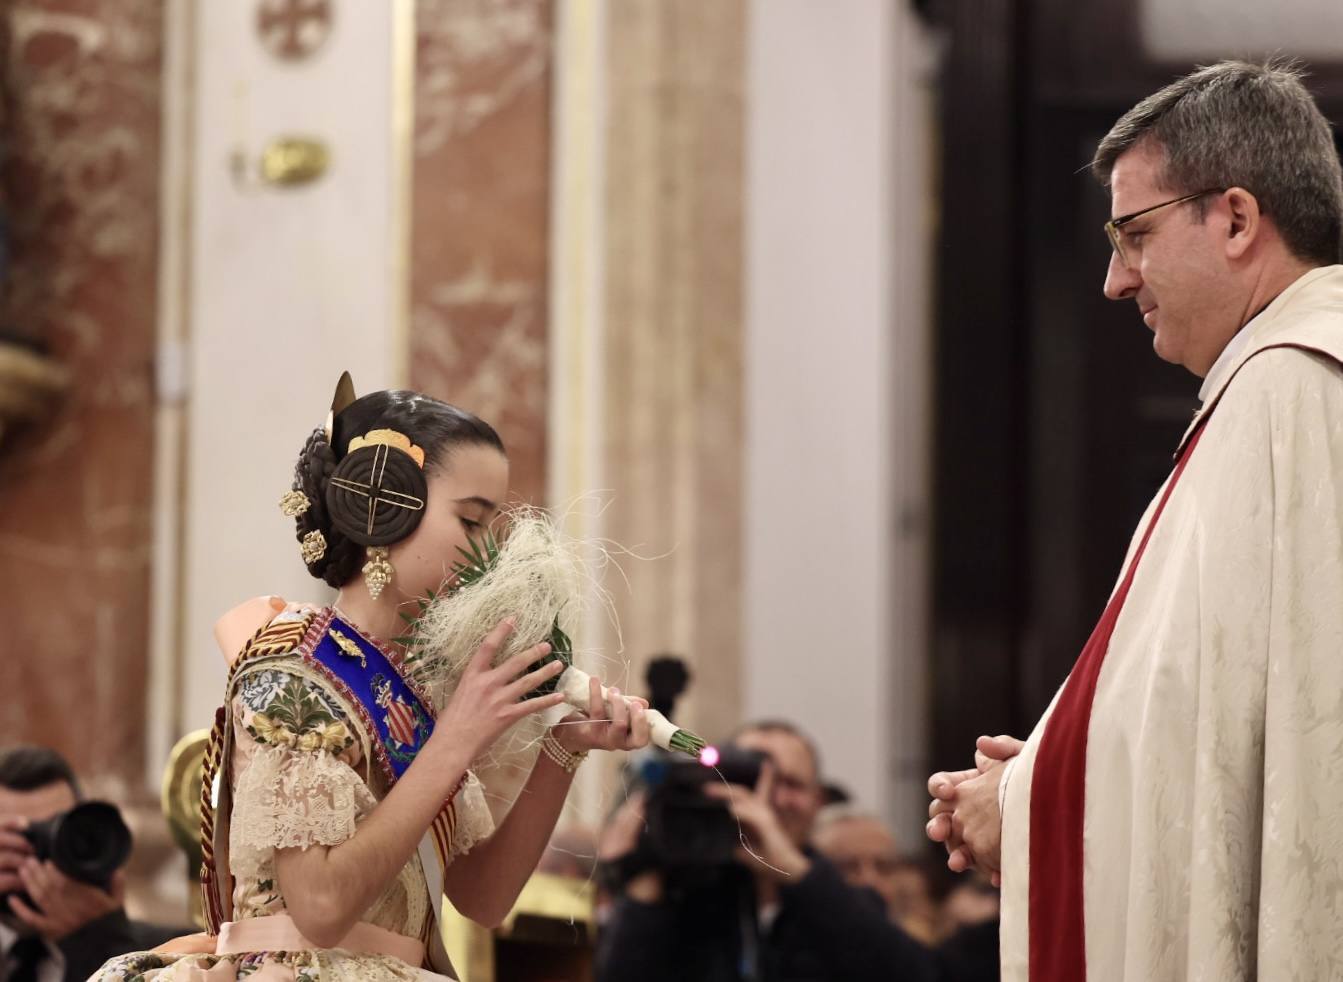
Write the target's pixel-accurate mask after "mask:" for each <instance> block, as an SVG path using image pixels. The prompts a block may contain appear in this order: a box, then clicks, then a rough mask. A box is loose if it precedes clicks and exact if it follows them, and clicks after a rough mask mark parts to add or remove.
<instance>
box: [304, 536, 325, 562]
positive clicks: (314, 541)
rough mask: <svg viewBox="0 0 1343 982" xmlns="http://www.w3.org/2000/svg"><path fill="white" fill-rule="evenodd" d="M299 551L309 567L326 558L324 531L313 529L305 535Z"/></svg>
mask: <svg viewBox="0 0 1343 982" xmlns="http://www.w3.org/2000/svg"><path fill="white" fill-rule="evenodd" d="M299 551H300V552H302V553H303V561H304V562H305V563H308V564H309V565H311V564H313V563H315V562H317V560H319V559H321V558H322V557H323V556H325V555H326V536H325V535H323V534H322V530H321V529H313V530H312V531H311V532H309V533H308V534H307V535H305V536H304V537H303V542H302V544H301V545H300V546H299Z"/></svg>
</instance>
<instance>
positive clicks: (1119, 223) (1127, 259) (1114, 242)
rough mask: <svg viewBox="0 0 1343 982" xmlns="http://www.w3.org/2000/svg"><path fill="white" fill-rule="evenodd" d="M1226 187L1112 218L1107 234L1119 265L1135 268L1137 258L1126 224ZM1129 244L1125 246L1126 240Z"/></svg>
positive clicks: (1220, 191) (1107, 224)
mask: <svg viewBox="0 0 1343 982" xmlns="http://www.w3.org/2000/svg"><path fill="white" fill-rule="evenodd" d="M1224 190H1226V189H1225V188H1208V189H1207V190H1206V191H1195V192H1194V193H1193V194H1186V195H1183V196H1181V197H1179V198H1171V199H1170V200H1169V201H1163V202H1161V204H1159V205H1152V206H1151V207H1150V208H1144V209H1143V210H1142V211H1135V212H1133V213H1132V214H1129V215H1120V216H1119V217H1118V218H1112V219H1110V220H1109V221H1108V222H1106V223H1105V234H1106V235H1107V236H1109V238H1110V246H1111V247H1112V248H1113V249H1114V251H1115V255H1116V256H1118V257H1119V265H1121V266H1123V267H1124V268H1125V269H1133V268H1134V266H1135V263H1136V259H1137V255H1136V253H1137V251H1138V250H1137V249H1136V248H1135V246H1136V243H1134V242H1132V241H1131V238H1132V236H1131V235H1125V234H1124V226H1125V225H1127V224H1128V223H1129V222H1131V221H1133V220H1134V219H1135V218H1142V217H1143V216H1144V215H1150V214H1151V213H1152V212H1154V211H1156V210H1157V209H1159V208H1168V207H1170V206H1171V205H1178V204H1182V203H1184V202H1186V201H1193V200H1194V199H1195V198H1201V197H1203V196H1204V195H1205V194H1221V193H1222V192H1223V191H1224ZM1126 240H1129V244H1128V246H1127V247H1125V244H1124V243H1125V241H1126Z"/></svg>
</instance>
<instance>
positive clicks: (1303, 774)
mask: <svg viewBox="0 0 1343 982" xmlns="http://www.w3.org/2000/svg"><path fill="white" fill-rule="evenodd" d="M1093 171H1094V173H1095V175H1096V177H1097V178H1098V179H1099V180H1100V181H1101V183H1102V184H1103V185H1105V186H1106V187H1108V188H1109V191H1110V195H1111V214H1112V215H1113V216H1115V217H1113V218H1112V219H1111V220H1110V221H1109V222H1108V223H1106V226H1105V230H1106V233H1107V235H1108V237H1109V241H1110V244H1111V246H1112V255H1111V258H1110V265H1109V269H1108V272H1107V275H1106V280H1105V294H1106V296H1107V297H1109V298H1110V299H1113V300H1133V301H1134V302H1136V304H1137V305H1138V308H1139V311H1140V314H1141V316H1142V319H1143V321H1144V322H1145V324H1146V325H1147V327H1148V328H1149V329H1150V330H1151V331H1152V332H1153V336H1154V341H1153V345H1154V348H1155V351H1156V353H1157V355H1158V356H1159V357H1161V358H1163V359H1165V360H1167V361H1171V362H1175V363H1178V364H1180V365H1183V366H1184V367H1185V368H1187V369H1188V370H1189V371H1190V372H1192V373H1193V374H1195V375H1197V376H1199V377H1201V378H1202V379H1203V384H1202V389H1201V391H1200V396H1201V400H1202V406H1201V408H1200V409H1199V411H1198V412H1197V413H1196V414H1195V417H1194V419H1193V421H1192V422H1191V424H1190V425H1189V428H1188V430H1187V432H1186V433H1185V434H1184V437H1183V439H1182V440H1181V441H1180V443H1179V446H1178V447H1177V448H1176V451H1175V461H1174V466H1173V469H1172V472H1171V474H1170V476H1169V478H1168V479H1167V480H1166V482H1165V483H1164V485H1163V486H1162V487H1161V488H1159V489H1158V490H1157V492H1156V495H1155V497H1154V498H1153V500H1152V503H1151V505H1150V506H1149V507H1148V509H1147V511H1146V513H1145V514H1144V515H1143V517H1142V519H1141V521H1140V522H1139V523H1138V527H1137V529H1136V531H1135V534H1134V537H1133V540H1132V544H1131V545H1130V547H1129V550H1128V554H1127V555H1126V556H1125V557H1124V560H1123V564H1122V566H1121V568H1120V571H1119V577H1118V581H1117V583H1116V586H1115V588H1114V592H1113V593H1112V595H1111V597H1110V600H1109V602H1108V604H1107V606H1106V608H1105V610H1104V611H1103V613H1102V614H1101V617H1100V620H1099V622H1098V623H1097V625H1096V627H1095V630H1094V631H1093V633H1092V635H1091V637H1090V639H1089V640H1088V642H1087V644H1086V646H1085V648H1084V649H1083V651H1082V653H1081V655H1080V657H1079V658H1078V660H1077V663H1076V664H1075V666H1074V668H1073V670H1072V672H1071V673H1070V674H1069V676H1068V677H1067V679H1066V680H1065V681H1064V682H1063V684H1062V686H1061V687H1060V689H1059V690H1058V693H1057V694H1056V695H1055V697H1054V700H1053V702H1052V703H1051V704H1050V706H1049V708H1048V710H1047V711H1046V712H1045V715H1044V717H1043V718H1042V719H1041V720H1040V722H1039V723H1038V724H1037V726H1036V727H1035V730H1034V732H1032V733H1031V735H1030V737H1029V739H1027V740H1026V741H1025V742H1024V744H1022V743H1020V742H1018V741H1013V740H1010V739H996V740H987V739H984V740H981V741H980V746H979V748H978V752H977V754H976V763H977V766H976V767H975V768H972V769H970V770H967V771H962V772H956V773H945V772H944V773H939V774H934V775H933V776H932V778H930V780H929V790H930V792H931V793H932V795H933V802H932V805H931V806H930V817H931V821H930V822H929V827H928V831H929V835H930V836H931V837H932V838H934V839H935V840H938V841H941V842H945V843H946V845H947V847H948V850H949V852H950V858H949V860H948V862H949V865H951V866H952V868H953V869H963V868H966V867H967V866H969V865H972V864H973V865H977V866H979V867H980V868H982V869H985V870H987V871H989V872H990V873H992V874H993V875H995V876H996V877H999V878H1000V880H1001V884H1002V888H1003V903H1002V936H1001V950H1002V972H1003V976H1002V977H1003V979H1004V980H1008V982H1016V980H1020V982H1026V980H1029V982H1101V980H1104V982H1148V980H1154V979H1159V980H1185V979H1189V980H1194V979H1207V980H1216V982H1239V980H1246V982H1248V980H1255V979H1257V980H1260V982H1276V980H1284V982H1285V980H1289V979H1291V980H1297V979H1303V980H1325V979H1340V978H1343V931H1341V930H1340V929H1339V925H1340V923H1343V266H1340V265H1337V264H1338V261H1339V248H1340V231H1341V230H1343V177H1341V176H1340V168H1339V160H1338V155H1337V152H1336V151H1335V148H1334V143H1333V139H1332V136H1331V133H1330V128H1329V125H1328V123H1327V122H1326V121H1325V119H1324V117H1323V116H1322V115H1321V113H1320V111H1319V110H1318V108H1317V107H1316V105H1315V103H1314V101H1313V100H1312V98H1311V97H1310V95H1309V93H1308V92H1307V91H1306V89H1305V88H1304V87H1303V85H1302V83H1301V79H1300V77H1299V73H1298V72H1296V71H1295V70H1294V69H1293V68H1292V67H1291V66H1288V65H1284V64H1281V63H1276V64H1275V63H1269V64H1267V65H1251V64H1245V63H1238V62H1225V63H1222V64H1218V65H1213V66H1211V67H1208V68H1204V69H1201V70H1199V71H1197V72H1195V73H1193V74H1191V75H1189V76H1187V77H1185V78H1182V79H1180V80H1178V81H1176V82H1174V83H1173V84H1171V85H1169V86H1167V87H1166V88H1164V89H1162V90H1161V91H1159V92H1157V93H1156V94H1154V95H1152V96H1150V97H1148V98H1147V99H1145V100H1143V101H1142V102H1140V103H1139V104H1138V105H1137V106H1135V107H1134V108H1133V109H1131V110H1130V111H1129V112H1128V113H1127V114H1125V115H1124V116H1123V118H1121V119H1120V120H1119V122H1118V123H1116V124H1115V126H1114V128H1113V129H1112V130H1111V131H1110V133H1109V134H1108V135H1107V136H1106V137H1105V139H1104V140H1102V142H1101V144H1100V146H1099V148H1098V151H1097V153H1096V157H1095V161H1094V164H1093Z"/></svg>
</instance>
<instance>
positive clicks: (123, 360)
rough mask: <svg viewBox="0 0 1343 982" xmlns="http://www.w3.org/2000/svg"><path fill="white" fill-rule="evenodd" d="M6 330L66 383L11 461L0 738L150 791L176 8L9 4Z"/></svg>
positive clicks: (100, 782) (6, 450) (21, 438)
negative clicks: (162, 278) (159, 346)
mask: <svg viewBox="0 0 1343 982" xmlns="http://www.w3.org/2000/svg"><path fill="white" fill-rule="evenodd" d="M0 21H2V22H3V28H4V31H3V33H4V35H5V37H4V40H5V50H4V62H3V64H4V78H3V88H4V92H5V97H6V110H7V113H6V115H7V119H6V121H5V125H4V129H3V132H0V140H2V141H3V142H4V143H5V166H4V173H3V180H4V185H5V198H6V199H7V206H6V208H7V219H8V221H9V223H10V230H11V235H12V239H11V247H12V249H13V255H12V264H11V267H10V271H9V280H8V282H7V284H5V285H4V288H3V296H4V303H3V311H2V315H0V327H3V329H4V330H5V331H6V332H7V333H8V334H9V335H10V336H12V337H13V336H16V337H17V338H18V339H19V340H21V341H23V342H25V343H29V344H34V345H39V346H45V347H46V349H47V350H48V351H49V352H50V354H51V356H52V357H53V359H54V360H55V361H56V362H58V363H59V364H60V365H62V366H63V367H64V369H65V370H66V371H67V372H68V375H69V378H70V388H69V391H68V392H67V393H66V395H65V396H64V398H63V400H62V401H61V402H60V403H59V407H58V409H57V410H56V412H55V414H54V415H53V416H52V417H51V418H49V419H47V420H45V421H43V422H41V423H39V424H35V425H30V426H29V427H27V428H26V429H24V430H20V431H17V432H16V433H15V434H14V437H13V439H12V440H10V439H6V440H5V442H4V445H3V447H0V597H3V601H0V603H2V604H3V623H4V628H3V630H4V640H3V642H0V647H2V648H3V651H4V657H2V658H0V690H3V691H4V692H5V693H6V697H5V699H4V700H3V701H2V702H0V744H5V743H9V742H13V741H16V740H24V741H31V742H39V743H44V744H48V745H50V746H53V747H55V748H57V749H58V750H60V751H61V752H63V753H65V754H66V755H67V756H68V757H69V758H70V760H71V762H72V763H73V764H74V766H75V769H76V770H77V771H79V772H80V773H81V774H83V775H86V776H87V777H88V778H89V779H90V783H91V784H93V786H94V789H95V790H99V791H102V792H104V793H108V792H115V791H116V790H117V789H119V788H121V789H124V788H127V787H131V786H137V785H138V784H139V783H140V782H141V781H142V780H143V776H142V775H143V771H144V766H145V761H144V738H143V737H144V727H145V685H144V678H145V673H146V667H147V647H148V625H149V559H150V518H151V516H150V498H151V489H152V486H153V452H154V451H153V401H154V396H153V357H154V317H155V297H156V263H157V224H158V161H159V128H160V67H161V57H162V50H161V48H162V5H161V4H160V3H159V2H157V0H82V2H74V0H11V2H10V3H8V4H7V5H5V7H4V8H3V10H2V11H0Z"/></svg>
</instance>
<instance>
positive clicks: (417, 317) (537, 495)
mask: <svg viewBox="0 0 1343 982" xmlns="http://www.w3.org/2000/svg"><path fill="white" fill-rule="evenodd" d="M551 20H552V9H551V0H418V3H417V5H416V35H417V37H416V41H417V43H416V66H415V76H416V77H415V133H414V140H415V143H414V186H413V202H414V204H413V218H412V244H411V339H410V348H411V370H410V384H411V387H412V388H415V389H419V390H421V391H424V392H428V393H430V394H431V395H434V396H437V397H439V398H441V399H446V400H447V401H449V402H452V403H454V404H456V405H460V406H462V407H463V408H466V409H469V410H471V411H473V412H475V413H477V414H479V415H480V416H482V417H483V418H484V419H486V420H488V421H489V422H491V423H493V424H494V425H495V426H496V428H497V429H498V430H499V432H500V435H501V436H502V437H503V440H504V443H505V445H506V446H507V447H508V451H509V456H510V458H511V460H512V464H513V488H514V490H515V492H516V493H517V494H518V496H519V497H520V498H521V499H522V500H524V501H532V502H535V503H538V504H540V503H544V491H545V459H546V419H545V409H546V391H547V387H546V275H547V236H548V211H549V204H550V193H549V191H550V90H551V60H552V44H551Z"/></svg>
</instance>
